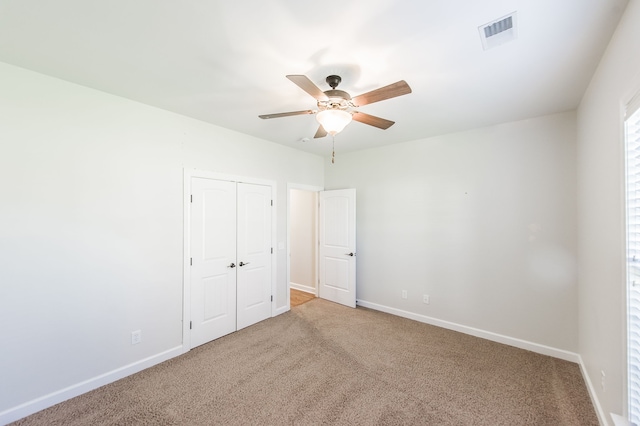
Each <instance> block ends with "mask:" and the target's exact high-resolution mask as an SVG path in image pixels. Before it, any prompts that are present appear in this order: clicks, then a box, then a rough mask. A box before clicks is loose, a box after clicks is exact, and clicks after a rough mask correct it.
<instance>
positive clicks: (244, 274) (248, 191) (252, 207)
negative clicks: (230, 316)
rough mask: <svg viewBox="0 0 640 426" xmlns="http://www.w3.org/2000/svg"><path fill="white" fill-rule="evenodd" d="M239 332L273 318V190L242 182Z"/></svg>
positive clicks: (238, 271) (239, 236) (239, 194)
mask: <svg viewBox="0 0 640 426" xmlns="http://www.w3.org/2000/svg"><path fill="white" fill-rule="evenodd" d="M237 189H238V249H237V252H238V254H237V260H238V268H237V274H238V291H237V294H238V323H237V326H238V330H239V329H241V328H244V327H247V326H249V325H251V324H255V323H257V322H259V321H262V320H264V319H266V318H269V317H270V316H271V256H272V254H271V251H272V250H271V209H272V208H271V187H269V186H264V185H254V184H247V183H238V188H237Z"/></svg>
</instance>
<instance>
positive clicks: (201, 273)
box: [190, 177, 237, 347]
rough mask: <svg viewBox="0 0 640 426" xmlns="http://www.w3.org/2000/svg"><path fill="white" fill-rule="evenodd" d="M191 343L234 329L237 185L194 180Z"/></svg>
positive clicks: (214, 337)
mask: <svg viewBox="0 0 640 426" xmlns="http://www.w3.org/2000/svg"><path fill="white" fill-rule="evenodd" d="M191 190H192V192H191V193H192V196H193V201H192V204H191V212H190V215H191V217H190V226H191V229H190V234H191V235H190V236H191V261H192V266H191V327H192V329H191V347H195V346H198V345H201V344H203V343H206V342H209V341H211V340H214V339H217V338H218V337H221V336H224V335H225V334H228V333H231V332H233V331H235V330H236V269H237V267H235V264H236V184H235V182H225V181H219V180H212V179H203V178H196V177H192V178H191Z"/></svg>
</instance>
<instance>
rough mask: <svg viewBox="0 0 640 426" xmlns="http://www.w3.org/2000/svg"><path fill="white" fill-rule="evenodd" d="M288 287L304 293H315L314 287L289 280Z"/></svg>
mask: <svg viewBox="0 0 640 426" xmlns="http://www.w3.org/2000/svg"><path fill="white" fill-rule="evenodd" d="M289 287H291V288H292V289H294V290H300V291H304V292H305V293H311V294H316V289H315V288H314V287H310V286H308V285H304V284H298V283H293V282H290V283H289Z"/></svg>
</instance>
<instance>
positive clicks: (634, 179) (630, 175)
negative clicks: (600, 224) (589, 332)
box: [625, 94, 640, 425]
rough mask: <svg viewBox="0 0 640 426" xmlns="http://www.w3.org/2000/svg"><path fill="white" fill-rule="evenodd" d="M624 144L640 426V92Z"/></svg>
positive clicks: (630, 372) (630, 320)
mask: <svg viewBox="0 0 640 426" xmlns="http://www.w3.org/2000/svg"><path fill="white" fill-rule="evenodd" d="M625 145H626V148H625V149H626V175H627V176H626V190H627V200H626V201H627V389H628V398H629V399H628V412H629V416H628V417H629V421H631V422H633V423H634V424H638V425H640V94H638V95H636V96H635V98H634V99H633V100H632V101H631V102H630V103H629V105H628V106H627V113H626V116H625Z"/></svg>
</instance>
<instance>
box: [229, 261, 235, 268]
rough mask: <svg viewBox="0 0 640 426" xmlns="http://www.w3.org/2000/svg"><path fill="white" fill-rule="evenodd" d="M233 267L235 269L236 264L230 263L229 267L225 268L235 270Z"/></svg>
mask: <svg viewBox="0 0 640 426" xmlns="http://www.w3.org/2000/svg"><path fill="white" fill-rule="evenodd" d="M235 267H236V264H235V263H233V262H231V265H229V266H227V268H235Z"/></svg>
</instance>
